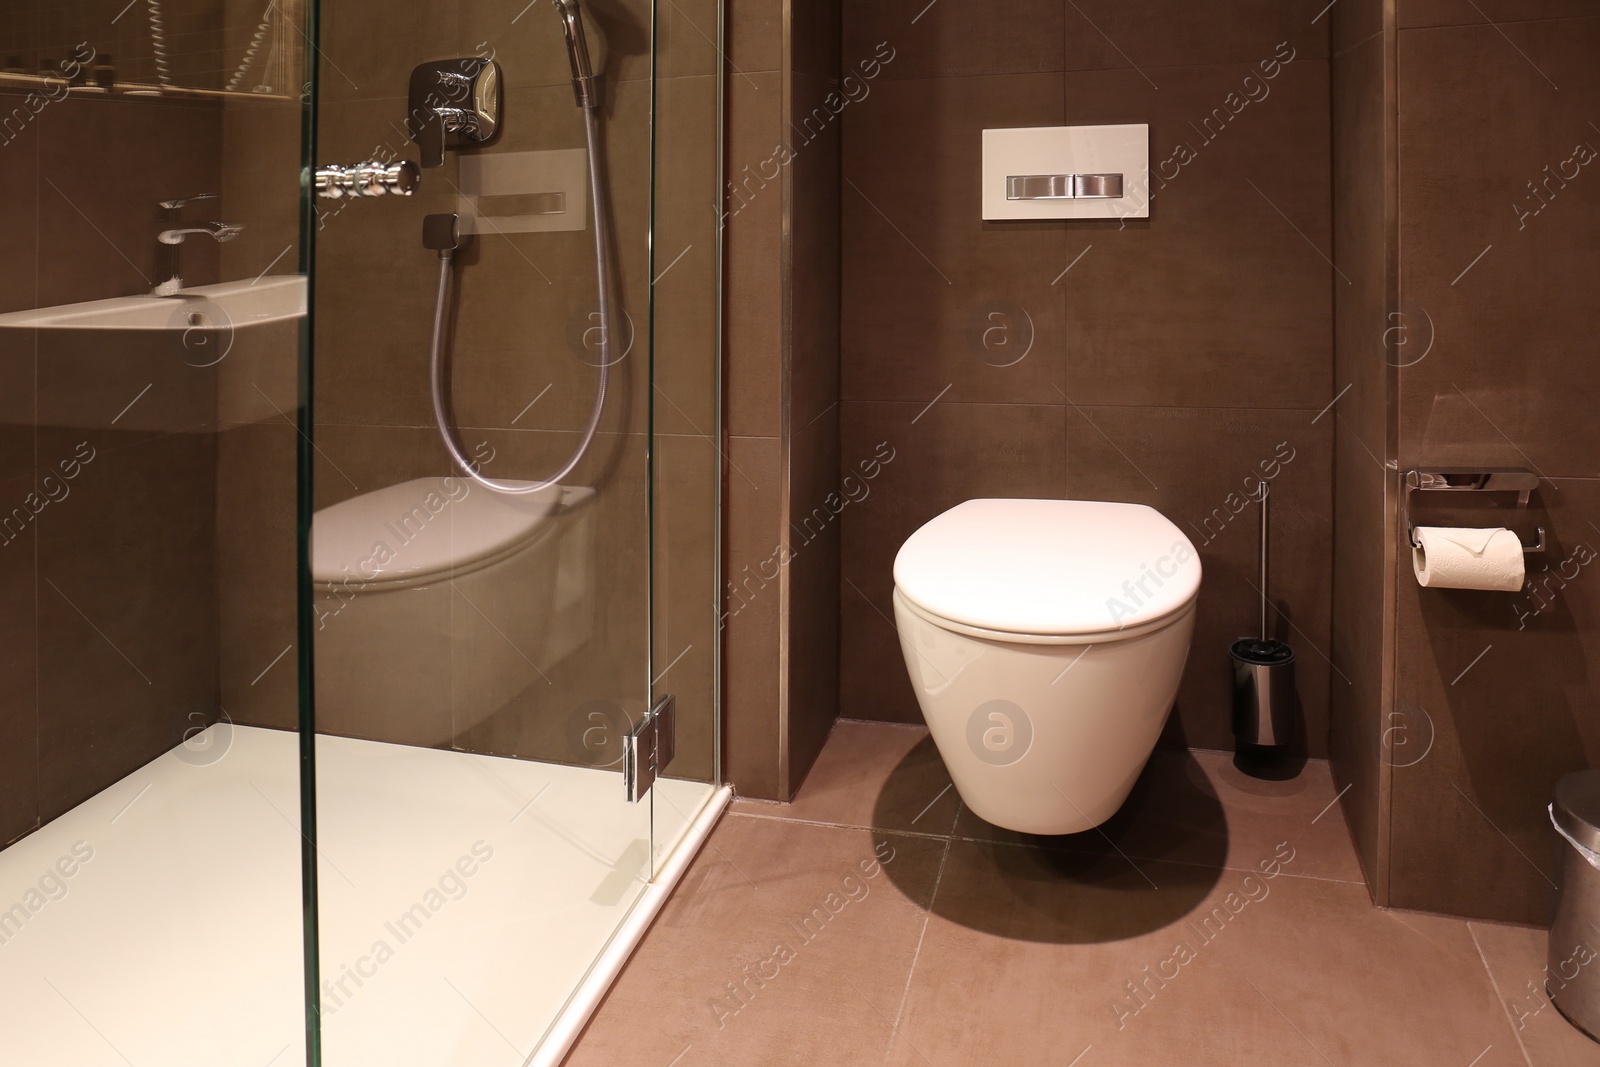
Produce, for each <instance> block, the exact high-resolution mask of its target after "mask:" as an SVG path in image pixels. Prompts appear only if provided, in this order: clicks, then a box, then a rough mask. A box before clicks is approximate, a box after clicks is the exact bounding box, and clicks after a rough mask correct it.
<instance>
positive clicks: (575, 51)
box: [553, 0, 606, 110]
mask: <svg viewBox="0 0 1600 1067" xmlns="http://www.w3.org/2000/svg"><path fill="white" fill-rule="evenodd" d="M553 2H554V4H555V8H556V14H557V15H558V16H560V18H561V32H562V33H563V34H564V35H565V36H566V38H567V59H568V61H569V62H570V63H571V64H572V93H573V96H575V97H576V98H577V101H578V106H579V107H581V108H586V109H589V110H594V109H596V108H598V107H600V105H601V104H602V103H604V100H605V93H604V90H603V87H602V85H601V82H600V78H601V76H602V75H603V74H604V68H605V52H606V40H605V34H604V33H603V32H601V30H600V28H599V26H598V25H592V24H589V23H587V21H586V20H585V19H584V17H583V12H582V11H581V10H580V9H579V7H578V0H553ZM586 29H587V30H588V31H590V32H587V33H586V32H585V30H586ZM590 36H593V37H594V38H595V40H596V42H597V43H598V46H599V47H598V52H599V59H598V61H595V59H594V57H592V56H591V55H590V53H589V38H590Z"/></svg>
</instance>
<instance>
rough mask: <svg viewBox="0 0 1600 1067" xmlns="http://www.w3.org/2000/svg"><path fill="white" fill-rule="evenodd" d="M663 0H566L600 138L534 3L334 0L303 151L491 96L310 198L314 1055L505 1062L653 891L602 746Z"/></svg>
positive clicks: (631, 426)
mask: <svg viewBox="0 0 1600 1067" xmlns="http://www.w3.org/2000/svg"><path fill="white" fill-rule="evenodd" d="M650 20H651V13H650V11H649V9H648V7H646V6H642V5H637V4H620V3H612V4H596V5H594V10H593V11H592V12H586V13H585V15H584V24H583V40H584V42H585V43H586V45H587V48H588V57H589V60H590V61H591V63H592V65H593V67H594V68H597V69H598V70H600V71H603V75H604V76H603V81H602V83H601V86H602V88H601V89H600V90H599V91H600V92H602V93H603V105H602V106H601V107H600V108H599V109H598V110H597V111H596V112H595V113H594V129H595V135H596V136H595V145H596V147H597V148H598V149H599V150H598V151H593V150H591V144H590V140H589V138H588V137H587V136H586V122H585V119H586V116H585V113H584V111H583V110H581V109H580V108H579V107H578V106H576V103H575V101H576V92H575V84H574V76H573V74H574V67H573V63H572V59H571V56H572V52H571V50H570V49H569V44H568V41H569V39H571V38H569V37H568V34H567V33H566V32H565V30H566V28H565V27H564V25H563V20H562V19H561V18H560V17H559V15H558V12H557V11H556V10H553V6H552V5H548V4H540V5H524V4H520V3H505V2H498V0H462V2H460V3H456V4H434V5H408V9H407V10H406V12H405V14H404V17H396V14H395V11H394V8H393V5H388V4H380V3H377V2H375V0H327V2H325V3H324V4H323V6H322V14H321V20H320V37H319V41H318V44H319V53H320V57H321V62H320V66H319V82H318V91H317V115H318V139H317V149H316V156H317V163H318V164H319V165H321V166H327V165H332V164H337V165H344V166H350V165H355V164H359V163H362V162H367V161H376V162H379V163H382V164H384V165H389V164H391V163H392V162H394V161H396V160H402V159H404V160H413V161H419V162H423V163H432V162H435V160H434V159H431V158H430V156H431V155H432V154H433V153H434V152H435V151H436V150H437V144H436V142H429V143H428V144H418V143H415V142H414V139H413V136H412V134H413V132H415V133H417V134H418V136H419V138H420V139H421V140H422V141H424V142H427V141H428V137H429V136H430V127H429V123H431V122H433V121H434V115H433V112H434V111H436V110H437V109H438V107H440V106H453V103H452V100H454V102H459V101H460V100H466V99H470V100H473V101H475V102H476V105H477V107H478V110H479V112H480V118H488V117H491V116H490V112H492V118H493V124H494V130H493V134H492V136H488V137H486V138H484V139H483V140H481V142H479V141H477V140H475V138H474V136H469V134H471V133H472V131H471V130H470V129H468V128H467V126H465V125H464V121H463V120H462V119H461V117H460V116H459V115H457V114H450V115H446V116H444V117H443V120H442V122H444V123H447V125H442V126H441V127H440V128H439V129H441V130H442V137H443V140H444V142H445V144H444V148H443V151H442V158H441V159H439V160H438V162H439V165H437V166H425V167H422V168H421V169H420V178H421V181H420V185H419V186H418V188H417V189H416V190H415V192H414V194H413V195H410V196H406V197H399V196H387V195H386V196H383V197H360V198H350V197H345V198H341V199H337V200H330V199H324V200H321V201H320V202H319V212H318V215H319V217H318V223H317V231H316V256H315V271H314V279H315V280H314V301H313V306H314V310H315V316H314V317H315V337H314V341H315V344H314V350H315V358H314V375H313V378H314V395H315V401H314V405H313V412H312V420H311V421H312V429H311V439H312V441H314V444H308V445H307V449H308V463H309V466H310V470H311V474H312V486H313V489H312V493H313V502H314V507H315V516H314V518H313V521H312V529H311V538H310V553H309V556H310V560H309V563H310V575H309V577H310V585H311V599H310V603H309V605H308V611H309V616H308V622H309V626H310V629H311V631H312V633H313V637H314V657H313V660H314V663H313V671H314V686H313V691H314V702H313V706H312V710H313V721H314V728H315V732H316V744H315V756H316V803H317V809H318V815H317V826H316V834H317V850H318V857H319V858H318V864H317V872H318V892H317V897H316V912H315V921H316V923H317V925H318V933H319V937H320V951H319V953H318V963H319V967H320V975H319V982H318V984H317V989H316V993H317V997H316V1000H317V1003H316V1005H315V1008H316V1011H317V1012H318V1019H319V1021H320V1028H321V1041H322V1059H321V1062H322V1063H325V1064H328V1065H330V1067H338V1065H344V1064H359V1063H368V1062H374V1061H377V1060H380V1059H381V1060H383V1061H384V1062H389V1063H394V1064H402V1065H403V1064H427V1065H429V1067H437V1065H444V1064H471V1065H474V1067H476V1065H480V1064H495V1063H504V1064H507V1065H512V1064H521V1063H523V1062H524V1061H526V1060H527V1059H528V1058H529V1057H530V1056H533V1055H534V1054H535V1050H536V1049H539V1048H540V1047H541V1045H542V1044H544V1043H545V1041H546V1036H547V1033H549V1032H550V1031H551V1029H552V1027H553V1026H555V1025H556V1024H557V1020H558V1019H559V1018H560V1017H561V1015H562V1013H563V1011H564V1009H565V1008H566V1007H567V1006H568V1004H569V1002H570V1001H571V1000H572V998H573V997H574V995H575V994H576V993H577V991H578V990H579V987H580V985H581V984H582V983H583V981H584V980H585V978H586V976H588V975H590V974H591V971H592V970H593V968H594V967H595V965H596V961H597V960H598V959H599V958H600V957H601V955H602V953H603V951H604V950H605V948H606V946H607V945H608V944H609V943H610V942H611V941H612V939H613V937H614V935H615V934H616V932H617V930H618V929H619V928H620V926H621V925H622V923H623V920H624V919H625V917H626V916H627V915H628V914H629V913H630V910H631V909H632V908H633V907H634V906H635V905H636V904H637V902H638V901H639V899H640V897H641V895H642V894H643V893H644V892H645V891H646V889H647V887H648V886H649V882H650V877H651V874H652V864H651V855H652V853H651V819H650V814H651V804H650V801H649V799H648V797H647V798H646V799H644V800H640V801H637V802H630V801H629V800H628V799H627V796H626V794H625V792H624V783H623V773H622V765H623V755H622V754H623V740H624V736H625V735H626V734H627V733H628V732H629V730H630V729H632V728H633V727H634V726H635V725H636V724H638V723H640V722H641V720H643V719H644V717H645V716H646V714H647V713H648V712H649V710H650V707H651V695H652V693H651V679H652V674H651V601H650V592H651V574H650V545H651V531H650V521H651V511H650V491H651V463H650V461H651V450H650V421H649V418H650V381H651V379H650V349H649V326H650V300H649V288H650V286H649V283H650V278H651V274H650V200H651V180H650V179H651V166H650V162H651V140H650V138H651V123H650V108H651V77H650V73H651V55H650V43H651V21H650ZM485 60H487V61H491V62H492V63H493V67H492V68H490V69H492V76H493V82H494V84H493V85H492V87H491V86H490V85H489V84H488V83H487V81H488V76H487V75H486V74H485V67H484V63H483V61H485ZM441 62H442V63H443V64H444V65H443V66H442V67H435V68H434V69H436V70H437V69H442V70H443V71H444V73H445V77H444V78H442V79H441V78H439V77H438V75H437V74H436V73H434V72H433V71H432V70H430V71H427V72H425V73H424V74H422V75H419V77H421V78H422V79H423V93H422V95H421V97H420V98H415V97H413V96H411V89H412V86H413V76H414V72H415V71H416V69H417V68H418V67H419V66H422V65H424V64H435V65H437V64H440V63H441ZM473 78H477V79H478V83H477V85H476V86H475V87H474V86H472V85H471V83H470V80H471V79H473ZM457 87H462V92H463V93H464V94H465V95H463V96H462V97H460V98H454V97H453V94H454V93H455V91H456V89H457ZM441 100H443V101H444V104H443V105H441V103H440V101H441ZM419 104H420V110H419ZM490 105H493V106H490ZM475 121H476V120H475ZM482 132H484V131H483V130H482V128H479V129H478V133H482ZM592 173H594V174H598V176H599V178H600V188H601V193H602V195H601V197H600V199H599V202H598V206H599V208H600V211H601V213H602V216H603V218H604V220H605V221H606V223H607V225H608V229H609V234H610V237H609V241H608V242H607V244H606V245H605V255H606V258H607V260H608V261H609V262H610V266H611V269H610V291H611V293H612V296H613V302H612V305H611V316H610V321H609V323H608V322H607V321H606V318H605V316H603V315H602V313H601V307H600V304H599V300H598V292H599V278H598V273H599V271H598V263H599V255H598V254H597V247H596V228H595V209H596V203H595V200H594V197H593V195H592V191H591V187H590V176H591V174H592ZM449 215H454V216H456V219H455V229H456V232H457V233H458V234H459V235H460V236H459V240H456V241H452V240H451V238H450V233H451V226H450V224H449V222H448V220H445V221H443V222H441V220H440V219H439V216H449ZM430 217H431V218H432V220H433V221H432V223H431V224H430V223H429V219H430ZM425 230H427V231H428V232H429V233H431V234H432V237H430V238H429V239H428V241H427V242H426V243H425V239H424V232H425ZM452 244H457V245H458V246H459V247H455V248H449V247H448V246H450V245H452ZM428 245H431V246H432V247H429V246H428ZM440 245H445V246H447V247H446V248H445V249H443V251H447V252H449V260H448V262H441V249H440V247H439V246H440ZM441 268H443V269H442V270H441ZM441 282H443V283H444V284H445V285H446V287H447V288H446V289H445V295H444V297H443V299H442V302H441V297H440V286H441ZM441 307H442V309H443V310H442V313H439V314H438V318H437V328H436V312H438V309H440V308H441ZM608 327H609V328H608ZM435 344H437V345H438V353H439V364H440V365H441V366H442V367H443V373H442V375H441V380H440V383H439V384H440V385H441V386H442V387H436V386H435V385H434V383H432V382H431V381H430V376H431V369H432V366H433V363H434V360H433V359H432V358H431V357H432V354H433V350H434V348H435ZM602 365H603V367H604V371H605V379H606V388H605V393H604V398H603V405H602V406H601V408H600V412H599V417H598V422H597V424H596V426H595V430H594V432H593V433H592V435H591V434H589V433H588V432H586V430H587V427H588V426H589V424H590V420H591V419H592V418H593V416H594V411H595V407H596V404H597V389H598V386H599V382H600V380H601V373H600V372H601V368H602ZM441 421H443V422H444V423H445V424H446V425H447V426H449V427H451V428H453V430H454V432H455V433H456V435H457V437H458V439H459V442H460V446H461V450H462V452H463V453H464V454H465V456H466V457H467V458H468V460H469V465H470V469H469V470H464V469H462V468H461V466H460V465H458V464H456V463H454V462H453V460H452V459H451V457H450V455H449V453H448V451H447V449H446V447H445V445H444V443H443V441H442V437H441V430H440V426H439V423H440V422H441ZM578 453H581V455H579V458H578V460H577V462H576V464H575V465H574V466H573V467H572V469H571V470H570V471H569V472H567V473H566V474H564V475H561V476H560V477H559V479H557V481H558V484H554V485H549V486H540V485H539V484H538V483H540V482H542V481H544V480H547V479H551V478H552V477H553V476H554V475H555V474H556V473H557V472H559V471H561V470H562V468H563V467H565V466H566V465H567V464H568V462H569V460H570V459H571V458H572V457H573V456H574V455H575V454H578ZM485 480H487V481H488V482H494V483H496V484H494V485H490V484H486V481H485ZM508 489H513V490H522V491H518V492H508V491H506V490H508ZM697 788H698V789H699V790H700V791H701V792H706V791H707V787H705V786H703V785H701V786H698V787H697ZM546 1047H548V1046H546Z"/></svg>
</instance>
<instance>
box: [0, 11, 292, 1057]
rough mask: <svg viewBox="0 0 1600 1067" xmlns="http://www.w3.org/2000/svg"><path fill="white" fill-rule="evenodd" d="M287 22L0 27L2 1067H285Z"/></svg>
mask: <svg viewBox="0 0 1600 1067" xmlns="http://www.w3.org/2000/svg"><path fill="white" fill-rule="evenodd" d="M304 18H305V10H304V7H303V5H302V4H301V3H300V2H299V0H274V2H272V3H267V2H265V0H261V2H255V0H251V2H250V3H244V2H236V0H182V2H171V0H163V2H157V0H139V2H137V3H134V4H129V3H127V0H105V2H99V0H89V2H83V3H74V4H71V5H67V6H63V5H61V4H58V3H50V2H46V0H15V2H11V3H7V4H6V5H5V6H4V9H3V10H0V57H4V69H0V844H3V845H4V847H3V849H0V988H4V989H5V991H6V996H5V997H4V998H0V1034H3V1035H4V1036H3V1037H0V1046H3V1050H4V1051H3V1052H0V1059H3V1060H4V1061H5V1062H6V1063H8V1064H10V1063H17V1064H35V1063H73V1064H83V1065H95V1067H97V1065H100V1064H107V1065H115V1064H125V1063H129V1062H133V1063H162V1064H168V1065H180V1067H182V1065H191V1064H193V1065H196V1067H198V1065H202V1064H215V1063H221V1062H259V1063H263V1064H264V1063H267V1062H271V1061H274V1057H277V1062H285V1063H288V1062H297V1061H298V1060H299V1059H301V1058H303V1057H302V1051H301V1048H300V1044H301V1040H302V1038H301V1035H302V1033H303V1029H304V1027H303V1008H302V995H301V988H302V977H301V975H302V971H303V961H302V957H301V953H300V949H299V945H300V934H299V931H300V925H301V924H300V911H299V907H298V900H299V896H300V894H299V881H300V878H299V867H300V864H299V841H300V836H299V833H298V830H299V810H298V802H297V796H298V793H297V781H298V764H297V760H296V754H295V752H296V737H297V735H296V733H295V727H296V718H297V705H298V701H297V692H296V690H297V687H296V666H295V659H294V657H293V656H292V655H290V654H289V649H290V647H291V645H292V643H293V641H294V626H295V593H294V581H295V536H296V535H295V512H294V493H295V477H296V476H295V437H296V435H295V428H294V425H293V417H294V412H295V409H296V407H297V405H298V402H299V398H298V396H297V366H298V360H299V346H300V333H301V324H302V323H303V321H304V311H305V284H304V278H303V277H301V276H300V275H299V273H298V272H299V269H300V267H301V235H300V231H299V223H298V219H299V204H300V197H299V186H300V182H299V173H300V170H301V167H302V163H303V160H302V158H301V140H302V138H301V126H302V119H303V115H304V110H305V109H304V105H303V102H302V99H301V85H302V82H303V80H304V79H303V72H302V57H303V49H302V42H303V41H304V39H305V27H304V25H303V22H304Z"/></svg>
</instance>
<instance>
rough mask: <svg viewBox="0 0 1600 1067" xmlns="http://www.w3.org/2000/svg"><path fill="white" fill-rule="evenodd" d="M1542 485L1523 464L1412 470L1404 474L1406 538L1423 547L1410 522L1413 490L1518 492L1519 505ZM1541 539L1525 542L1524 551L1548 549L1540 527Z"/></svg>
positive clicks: (1535, 475) (1416, 546)
mask: <svg viewBox="0 0 1600 1067" xmlns="http://www.w3.org/2000/svg"><path fill="white" fill-rule="evenodd" d="M1538 487H1539V476H1538V475H1537V474H1535V473H1533V472H1532V471H1530V470H1524V469H1523V468H1521V467H1434V468H1432V469H1430V470H1420V469H1418V470H1409V471H1406V477H1405V501H1404V509H1405V522H1406V540H1408V541H1410V542H1411V547H1412V548H1421V547H1422V544H1421V542H1419V541H1418V540H1417V527H1416V525H1415V524H1414V523H1413V522H1412V521H1411V494H1412V493H1413V492H1439V491H1443V492H1449V493H1516V494H1517V507H1518V508H1526V507H1527V506H1528V495H1529V494H1530V493H1532V492H1533V491H1534V490H1535V489H1537V488H1538ZM1537 530H1538V534H1539V538H1538V540H1537V541H1535V542H1534V543H1533V544H1531V545H1529V544H1524V545H1523V546H1522V554H1523V555H1525V556H1531V555H1533V554H1534V553H1536V552H1543V551H1544V550H1545V541H1544V527H1543V526H1540V527H1537Z"/></svg>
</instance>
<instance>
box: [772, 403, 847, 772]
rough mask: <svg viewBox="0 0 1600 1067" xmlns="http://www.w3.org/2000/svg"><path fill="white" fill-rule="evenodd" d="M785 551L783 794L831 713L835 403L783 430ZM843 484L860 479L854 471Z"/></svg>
mask: <svg viewBox="0 0 1600 1067" xmlns="http://www.w3.org/2000/svg"><path fill="white" fill-rule="evenodd" d="M787 458H788V463H789V514H788V516H787V526H788V549H789V552H788V555H789V556H790V560H789V562H788V563H787V564H786V565H785V582H786V583H787V586H786V587H787V599H788V603H787V614H788V625H789V637H788V642H787V648H786V650H785V653H786V656H787V661H786V665H785V667H784V679H785V689H786V691H785V693H784V707H785V711H786V714H785V719H786V722H785V727H786V729H787V731H788V740H789V747H788V759H787V760H786V761H785V766H784V772H785V776H786V783H787V789H786V790H785V791H786V792H787V793H789V794H790V795H793V794H794V792H795V791H796V790H797V789H799V787H800V783H801V782H802V781H803V780H804V779H805V776H806V772H807V771H809V770H810V769H811V765H812V763H813V762H815V760H816V758H817V753H818V752H820V751H822V743H823V742H824V741H825V740H827V737H828V731H829V730H830V729H832V728H833V722H834V720H835V719H837V718H838V717H839V518H838V517H837V515H836V514H835V513H836V512H842V510H843V508H845V507H846V506H847V505H845V504H844V503H843V501H844V500H846V499H847V497H845V495H844V490H845V488H846V486H844V485H843V477H842V472H841V469H840V462H839V406H838V404H834V405H832V406H831V407H829V408H828V409H827V410H826V411H824V412H823V413H822V414H820V415H818V416H817V417H816V418H814V419H813V420H812V421H811V422H810V423H809V424H807V425H804V426H799V427H797V429H796V430H795V431H794V434H793V435H792V437H791V438H790V441H789V448H788V456H787ZM850 473H852V474H854V480H852V481H851V482H850V483H849V485H850V486H851V487H853V486H855V485H856V484H858V483H859V482H860V478H861V475H860V472H859V471H855V472H850Z"/></svg>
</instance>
